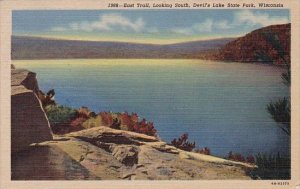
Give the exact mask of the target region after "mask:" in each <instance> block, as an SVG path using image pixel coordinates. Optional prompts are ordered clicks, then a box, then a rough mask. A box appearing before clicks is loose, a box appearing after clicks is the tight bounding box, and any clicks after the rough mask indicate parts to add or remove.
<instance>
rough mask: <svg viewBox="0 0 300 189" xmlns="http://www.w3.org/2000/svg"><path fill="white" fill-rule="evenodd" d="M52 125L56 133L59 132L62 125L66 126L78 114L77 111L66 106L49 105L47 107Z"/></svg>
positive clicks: (46, 110)
mask: <svg viewBox="0 0 300 189" xmlns="http://www.w3.org/2000/svg"><path fill="white" fill-rule="evenodd" d="M45 112H46V114H47V117H48V120H49V123H50V126H51V128H52V131H53V132H54V133H58V132H59V131H60V130H61V129H60V127H66V126H67V125H68V124H69V123H70V122H71V121H72V120H73V119H75V118H76V116H77V111H76V110H75V109H72V108H70V107H66V106H57V105H49V106H46V107H45Z"/></svg>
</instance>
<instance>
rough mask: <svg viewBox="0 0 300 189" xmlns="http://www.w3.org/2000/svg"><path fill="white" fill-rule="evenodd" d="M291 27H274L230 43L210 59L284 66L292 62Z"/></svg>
mask: <svg viewBox="0 0 300 189" xmlns="http://www.w3.org/2000/svg"><path fill="white" fill-rule="evenodd" d="M290 45H291V25H290V24H282V25H272V26H268V27H264V28H261V29H258V30H255V31H252V32H250V33H248V34H247V35H245V36H243V37H240V38H238V39H236V40H234V41H231V42H229V43H228V44H226V45H225V46H224V47H222V48H221V49H220V50H219V51H218V52H217V53H215V54H213V55H210V56H209V57H208V59H216V60H222V61H233V62H260V63H271V64H275V65H282V64H285V63H286V62H287V63H289V62H290Z"/></svg>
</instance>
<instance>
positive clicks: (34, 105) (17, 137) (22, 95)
mask: <svg viewBox="0 0 300 189" xmlns="http://www.w3.org/2000/svg"><path fill="white" fill-rule="evenodd" d="M38 89H39V88H38V84H37V80H36V75H35V73H33V72H29V71H27V70H21V69H12V70H11V150H12V153H15V152H17V151H21V150H24V149H26V148H28V146H29V145H30V144H32V143H38V142H42V141H47V140H52V133H51V129H50V125H49V122H48V119H47V117H46V114H45V112H44V110H43V108H42V105H41V103H40V101H39V99H38V98H37V96H36V92H37V91H38Z"/></svg>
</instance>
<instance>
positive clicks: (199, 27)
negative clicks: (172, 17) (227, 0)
mask: <svg viewBox="0 0 300 189" xmlns="http://www.w3.org/2000/svg"><path fill="white" fill-rule="evenodd" d="M213 24H214V23H213V20H212V19H209V18H208V19H206V20H205V21H204V22H201V23H197V24H194V25H193V27H192V28H193V30H195V31H198V32H210V31H211V30H212V28H213Z"/></svg>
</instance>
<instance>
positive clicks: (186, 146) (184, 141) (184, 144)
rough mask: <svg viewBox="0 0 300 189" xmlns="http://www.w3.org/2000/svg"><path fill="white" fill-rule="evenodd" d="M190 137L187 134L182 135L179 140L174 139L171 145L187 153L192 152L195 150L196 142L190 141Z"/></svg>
mask: <svg viewBox="0 0 300 189" xmlns="http://www.w3.org/2000/svg"><path fill="white" fill-rule="evenodd" d="M188 138H189V135H188V134H187V133H184V134H182V135H181V136H180V137H179V138H178V139H176V138H174V139H173V140H172V142H171V145H173V146H175V147H176V148H179V149H181V150H185V151H189V152H190V151H192V150H193V149H194V148H195V142H193V143H191V142H189V141H188Z"/></svg>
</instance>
